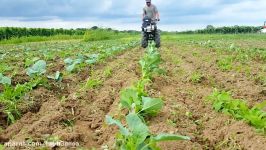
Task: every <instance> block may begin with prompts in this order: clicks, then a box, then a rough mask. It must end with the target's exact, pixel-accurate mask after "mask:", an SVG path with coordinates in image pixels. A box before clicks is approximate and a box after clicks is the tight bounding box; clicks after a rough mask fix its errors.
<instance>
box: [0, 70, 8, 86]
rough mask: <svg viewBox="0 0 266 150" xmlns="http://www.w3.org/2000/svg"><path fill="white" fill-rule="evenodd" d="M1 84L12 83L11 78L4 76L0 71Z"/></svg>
mask: <svg viewBox="0 0 266 150" xmlns="http://www.w3.org/2000/svg"><path fill="white" fill-rule="evenodd" d="M0 84H4V85H5V84H8V85H11V79H10V78H9V77H6V76H4V75H3V74H2V73H0Z"/></svg>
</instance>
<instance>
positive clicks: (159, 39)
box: [154, 31, 161, 48]
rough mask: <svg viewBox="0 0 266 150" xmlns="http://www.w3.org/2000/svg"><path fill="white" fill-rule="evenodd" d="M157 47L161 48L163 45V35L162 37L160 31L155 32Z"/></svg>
mask: <svg viewBox="0 0 266 150" xmlns="http://www.w3.org/2000/svg"><path fill="white" fill-rule="evenodd" d="M154 41H155V47H156V48H159V47H160V46H161V37H160V33H159V32H158V31H156V33H155V39H154Z"/></svg>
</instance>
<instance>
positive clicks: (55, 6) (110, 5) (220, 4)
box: [0, 0, 266, 30]
mask: <svg viewBox="0 0 266 150" xmlns="http://www.w3.org/2000/svg"><path fill="white" fill-rule="evenodd" d="M152 2H153V3H154V4H156V5H157V7H158V9H159V11H160V13H161V22H160V24H159V27H160V28H161V29H163V30H165V29H167V30H187V29H196V28H202V27H205V26H206V25H208V24H212V25H216V26H225V25H236V24H238V25H256V26H257V25H262V23H263V21H264V20H265V19H266V18H265V14H266V9H265V8H266V1H265V0H234V1H232V0H201V1H199V0H179V1H176V0H167V1H165V0H152ZM144 5H145V0H141V1H139V0H127V1H121V0H99V1H93V0H67V1H66V0H39V1H36V0H25V1H23V2H22V1H18V0H0V10H1V14H0V26H20V27H49V28H51V27H55V28H86V27H91V26H94V25H97V26H106V27H107V26H110V27H113V28H117V29H121V30H124V29H139V27H140V25H141V19H140V16H141V13H142V8H143V6H144ZM7 6H8V7H7ZM40 6H41V7H40ZM33 8H36V9H33ZM37 8H38V9H37ZM14 10H16V11H14Z"/></svg>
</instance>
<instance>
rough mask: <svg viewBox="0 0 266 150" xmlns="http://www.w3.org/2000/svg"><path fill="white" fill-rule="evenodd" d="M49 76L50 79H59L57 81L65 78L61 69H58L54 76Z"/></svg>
mask: <svg viewBox="0 0 266 150" xmlns="http://www.w3.org/2000/svg"><path fill="white" fill-rule="evenodd" d="M47 78H49V79H53V80H55V81H57V82H60V81H62V79H63V74H62V73H60V72H59V71H56V73H55V75H54V76H47Z"/></svg>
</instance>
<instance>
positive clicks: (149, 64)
mask: <svg viewBox="0 0 266 150" xmlns="http://www.w3.org/2000/svg"><path fill="white" fill-rule="evenodd" d="M161 61H162V60H161V55H160V53H159V52H158V51H156V50H155V48H154V47H153V46H149V48H148V49H147V53H146V55H145V56H144V57H143V58H142V59H141V60H140V61H139V63H140V65H141V71H142V78H143V79H151V76H152V74H153V73H156V72H157V73H158V72H161V70H160V69H159V64H160V63H161Z"/></svg>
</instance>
